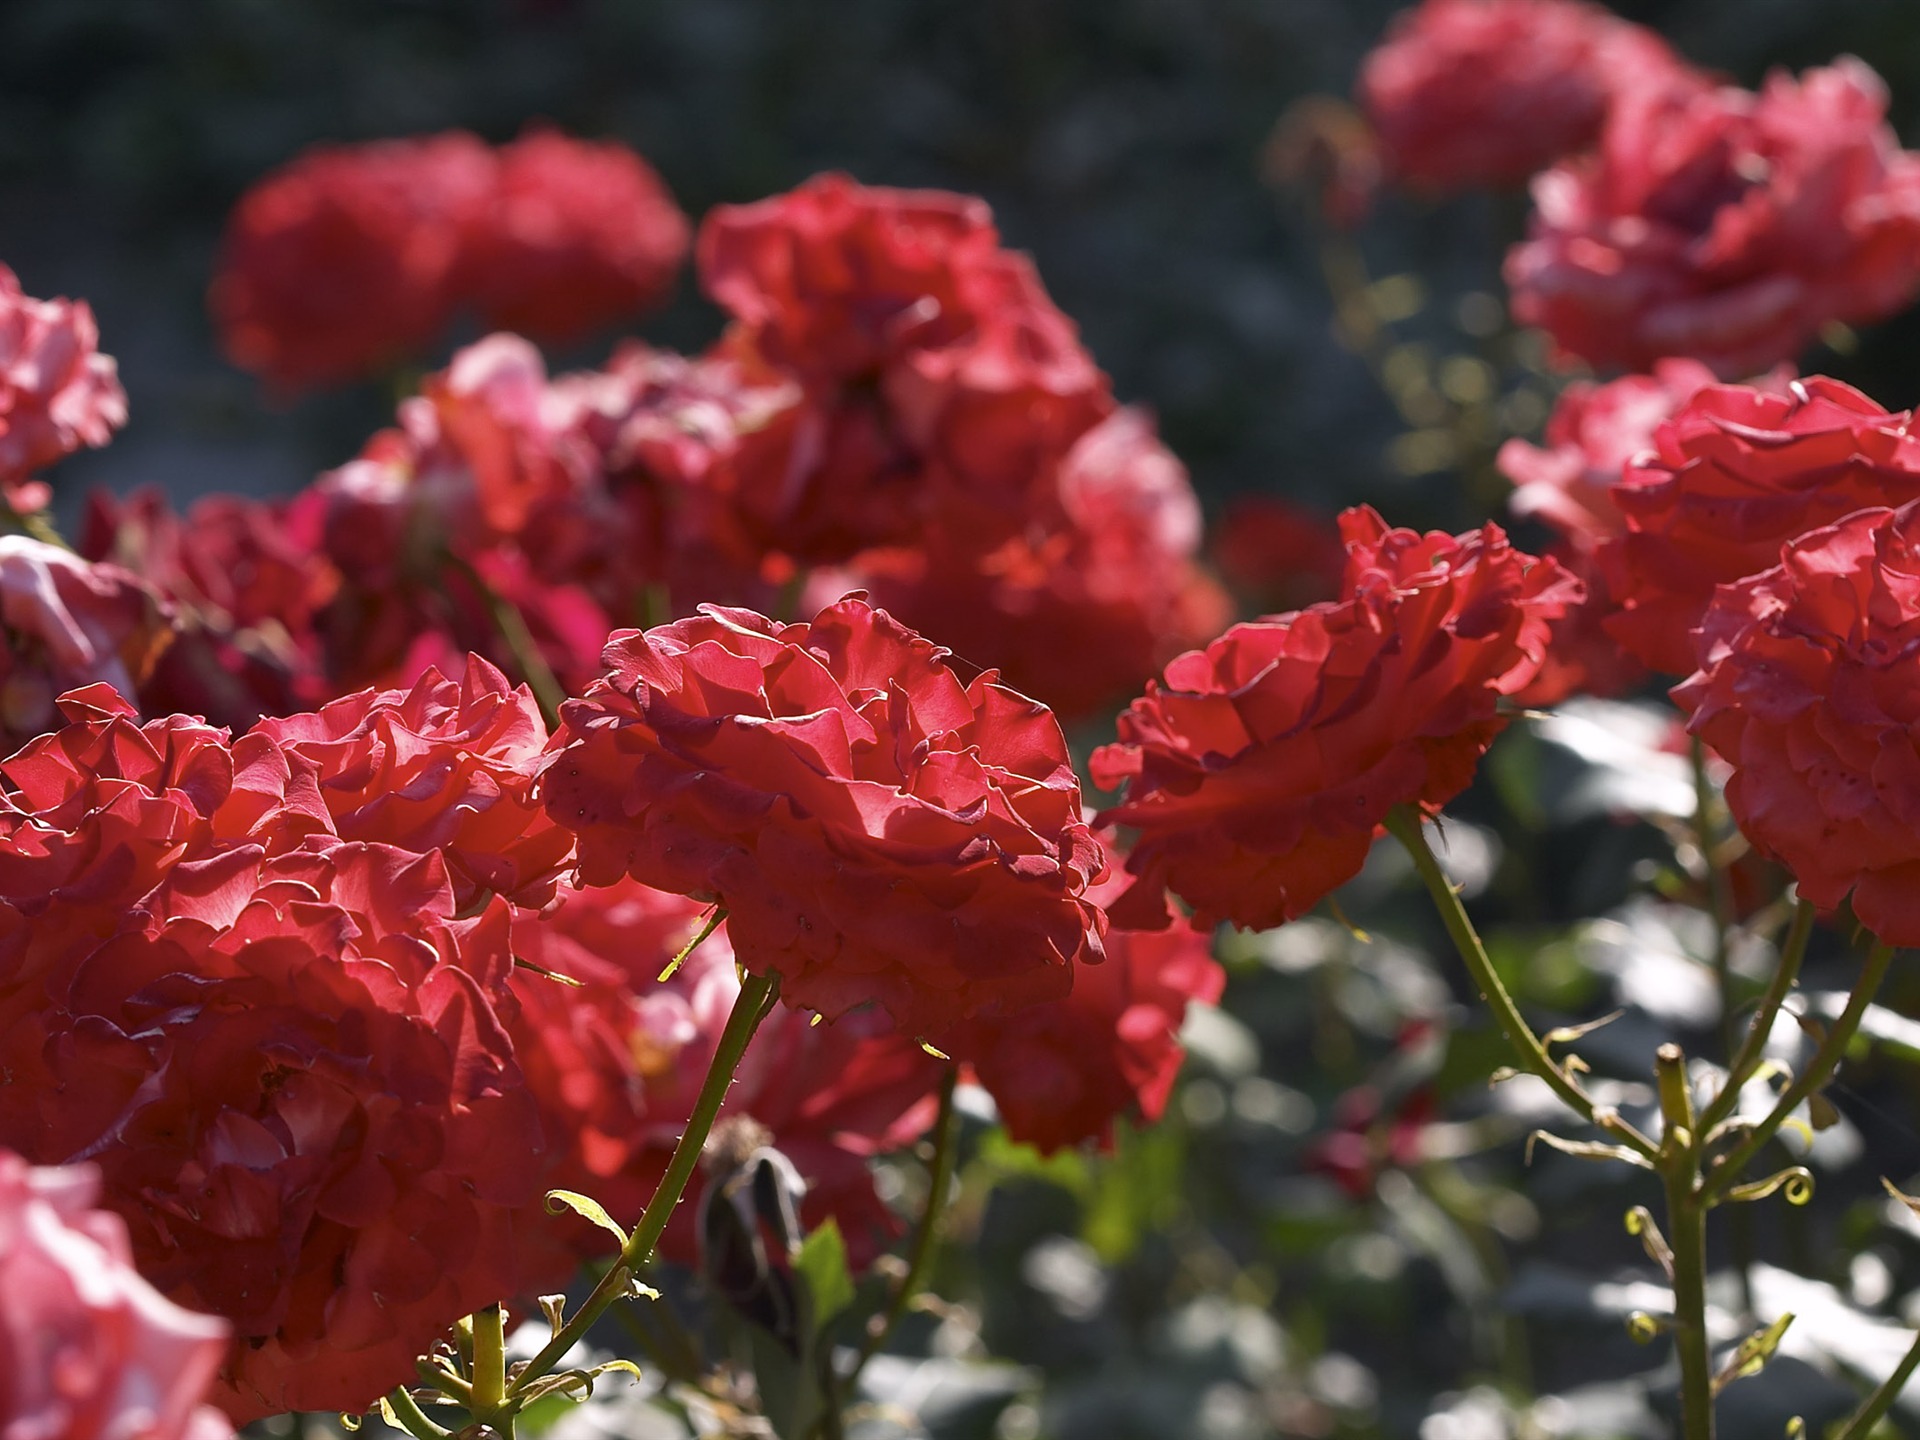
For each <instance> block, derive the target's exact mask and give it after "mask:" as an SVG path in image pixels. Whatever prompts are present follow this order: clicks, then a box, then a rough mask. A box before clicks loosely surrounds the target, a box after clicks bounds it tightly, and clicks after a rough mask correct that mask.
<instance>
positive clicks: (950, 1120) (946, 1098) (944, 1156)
mask: <svg viewBox="0 0 1920 1440" xmlns="http://www.w3.org/2000/svg"><path fill="white" fill-rule="evenodd" d="M958 1080H959V1071H958V1069H957V1068H954V1067H949V1068H948V1070H947V1075H946V1079H944V1080H943V1081H941V1082H940V1118H939V1119H938V1120H936V1121H935V1122H934V1127H933V1166H932V1169H931V1171H930V1173H929V1178H928V1182H927V1184H928V1189H927V1208H926V1211H925V1213H923V1214H922V1215H921V1217H920V1228H919V1230H917V1231H916V1232H915V1233H914V1237H913V1249H912V1250H911V1251H910V1252H909V1254H908V1257H907V1273H906V1275H905V1276H904V1277H903V1278H902V1279H901V1281H900V1288H899V1289H897V1290H895V1291H894V1292H893V1299H892V1300H891V1301H889V1302H888V1304H887V1309H886V1313H885V1315H884V1316H883V1317H882V1318H881V1320H880V1323H879V1324H878V1325H876V1326H873V1327H871V1328H869V1330H868V1332H867V1338H866V1342H865V1343H864V1344H863V1345H861V1347H860V1353H859V1355H857V1356H856V1357H855V1358H854V1362H853V1368H852V1369H851V1370H849V1371H847V1375H846V1379H845V1380H844V1382H842V1383H843V1384H845V1385H847V1386H851V1385H852V1384H853V1383H854V1382H855V1381H856V1380H858V1379H859V1378H860V1372H861V1371H862V1370H863V1369H865V1368H866V1364H867V1362H868V1361H869V1360H871V1359H872V1358H873V1357H874V1356H875V1355H877V1354H878V1353H879V1352H880V1351H881V1349H882V1348H883V1347H885V1345H886V1343H887V1341H888V1340H890V1339H891V1338H892V1337H893V1332H894V1331H895V1330H896V1329H897V1328H898V1327H899V1324H900V1321H901V1318H902V1317H903V1316H904V1315H905V1314H906V1313H907V1306H908V1305H909V1304H911V1303H912V1301H913V1297H914V1295H915V1294H917V1293H918V1292H919V1290H920V1287H921V1285H922V1284H924V1283H925V1281H926V1278H927V1267H928V1266H930V1265H931V1264H932V1263H933V1242H934V1238H935V1236H936V1234H937V1233H938V1231H939V1228H940V1212H941V1211H942V1210H943V1209H944V1208H945V1207H946V1203H947V1192H948V1191H949V1190H951V1189H952V1188H953V1168H954V1164H955V1162H956V1160H957V1159H958V1154H959V1149H960V1146H959V1137H960V1114H959V1111H958V1110H956V1109H955V1108H954V1103H953V1094H954V1088H955V1085H956V1084H957V1082H958Z"/></svg>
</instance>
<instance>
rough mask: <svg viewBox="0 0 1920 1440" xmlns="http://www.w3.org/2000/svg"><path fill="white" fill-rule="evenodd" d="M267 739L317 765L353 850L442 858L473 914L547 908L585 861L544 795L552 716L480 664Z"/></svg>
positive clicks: (275, 722)
mask: <svg viewBox="0 0 1920 1440" xmlns="http://www.w3.org/2000/svg"><path fill="white" fill-rule="evenodd" d="M257 729H258V732H259V733H260V734H262V735H265V736H266V737H267V738H268V739H270V740H272V741H273V742H274V743H275V744H276V745H278V746H279V747H280V748H281V749H282V750H284V751H286V752H287V753H288V754H289V755H294V756H298V757H299V758H300V759H302V760H305V761H308V762H309V763H311V764H312V766H313V767H314V770H315V772H316V779H317V780H318V782H319V787H320V798H321V800H322V801H323V802H324V803H325V804H326V807H327V810H328V813H329V814H330V815H331V816H332V818H333V824H334V830H335V832H336V833H337V834H338V835H339V836H340V837H341V838H342V839H343V840H377V841H380V842H382V843H385V844H389V845H398V846H400V847H401V848H403V849H406V850H412V851H415V852H416V853H419V854H425V853H426V852H427V851H429V850H438V851H440V852H441V853H442V854H443V855H444V857H445V859H446V862H447V869H448V873H449V874H450V876H451V878H452V881H453V887H454V899H455V902H456V903H457V904H458V905H459V906H460V907H461V908H462V909H467V908H470V907H471V906H472V905H473V904H474V903H475V902H476V901H478V900H482V899H484V898H485V897H486V896H487V895H488V894H489V893H494V894H500V895H505V896H506V897H507V898H508V899H510V900H512V901H513V902H514V903H516V904H519V905H529V906H536V907H537V906H539V905H542V904H544V903H545V902H546V901H547V900H549V899H551V898H552V896H553V889H554V885H555V883H556V882H557V881H558V879H559V877H560V872H561V870H562V869H563V868H564V867H565V866H566V865H567V863H568V862H569V861H570V860H571V859H572V857H573V837H572V836H571V835H570V834H569V833H568V832H567V831H565V830H562V829H561V828H560V827H559V826H557V825H555V824H554V823H553V822H552V821H551V820H549V819H548V818H547V814H546V811H545V810H544V809H543V808H542V807H541V805H540V802H539V800H538V799H537V798H536V797H535V795H534V793H533V791H534V777H535V775H536V774H537V773H538V771H539V768H540V764H541V762H542V761H543V759H544V758H545V751H546V745H547V726H546V722H545V721H544V720H542V719H541V718H540V707H539V706H538V705H536V704H535V703H534V699H533V694H532V692H531V691H529V690H528V689H527V687H526V686H524V685H522V686H519V687H517V688H516V687H514V686H511V685H509V684H508V683H507V678H506V676H504V675H502V674H501V673H500V672H499V671H498V670H496V669H495V668H494V667H493V666H491V665H489V664H488V663H487V662H486V661H485V660H482V659H481V658H480V657H479V656H478V655H469V656H468V657H467V659H466V665H465V668H464V673H463V674H462V676H461V678H460V679H459V680H458V681H455V680H452V679H449V678H448V677H447V676H445V675H443V674H441V673H440V671H439V670H437V669H432V668H429V669H428V670H427V672H426V673H425V674H424V675H422V676H421V677H420V679H419V680H418V681H416V682H415V683H414V685H413V686H412V688H411V689H409V690H404V691H403V690H382V691H361V692H359V693H358V694H354V695H348V696H343V697H342V698H341V699H338V700H335V701H333V702H332V703H331V704H328V705H325V706H322V707H321V708H320V710H319V711H317V712H315V713H312V714H302V715H292V716H288V717H287V718H285V719H267V720H263V721H261V722H260V724H259V726H258V727H257Z"/></svg>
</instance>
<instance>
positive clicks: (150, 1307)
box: [0, 1151, 233, 1440]
mask: <svg viewBox="0 0 1920 1440" xmlns="http://www.w3.org/2000/svg"><path fill="white" fill-rule="evenodd" d="M99 1192H100V1179H99V1176H98V1174H97V1173H96V1172H95V1171H94V1170H93V1169H92V1167H90V1166H82V1165H75V1166H65V1167H59V1168H52V1167H49V1168H44V1169H36V1168H34V1167H32V1166H29V1165H28V1164H26V1163H25V1162H24V1161H22V1160H21V1159H20V1157H19V1156H17V1155H12V1154H8V1153H6V1152H5V1151H0V1377H3V1378H0V1435H5V1436H7V1437H8V1440H230V1437H231V1436H232V1434H233V1426H232V1424H231V1423H229V1422H228V1420H227V1418H226V1417H225V1416H224V1415H222V1414H221V1413H220V1412H219V1411H218V1410H215V1409H214V1408H213V1407H212V1406H209V1405H202V1404H201V1403H200V1401H201V1399H202V1398H203V1397H204V1396H205V1394H206V1391H207V1386H208V1384H209V1383H210V1382H211V1381H212V1379H213V1375H214V1371H215V1370H217V1369H218V1368H219V1366H220V1360H221V1357H222V1356H223V1355H224V1354H225V1352H226V1348H227V1333H228V1331H227V1326H226V1325H225V1324H224V1323H222V1322H221V1321H219V1320H216V1319H214V1318H213V1317H212V1316H208V1315H196V1314H194V1313H193V1312H192V1311H190V1310H183V1309H181V1308H180V1307H179V1306H178V1305H175V1304H173V1303H172V1302H171V1301H169V1300H167V1299H165V1298H164V1297H163V1296H161V1295H160V1294H159V1293H158V1292H157V1291H155V1290H154V1288H153V1287H152V1286H151V1285H149V1284H148V1283H147V1282H146V1281H145V1280H144V1279H142V1278H141V1277H140V1275H139V1274H138V1273H137V1272H136V1271H135V1270H134V1268H133V1256H132V1255H131V1253H129V1249H128V1245H127V1229H126V1226H125V1225H124V1224H123V1223H122V1222H121V1220H120V1217H119V1216H117V1215H113V1214H109V1213H108V1212H106V1211H103V1210H98V1209H95V1208H94V1206H95V1203H96V1201H97V1200H98V1198H99Z"/></svg>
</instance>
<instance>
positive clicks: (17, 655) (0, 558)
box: [0, 535, 174, 751]
mask: <svg viewBox="0 0 1920 1440" xmlns="http://www.w3.org/2000/svg"><path fill="white" fill-rule="evenodd" d="M173 630H174V626H173V619H172V616H171V615H170V613H169V612H168V609H167V607H166V606H165V605H164V604H163V603H162V601H161V600H160V597H159V596H157V595H155V594H154V592H153V591H152V590H151V589H150V588H149V587H148V586H147V585H146V584H145V583H143V582H142V581H141V580H140V579H139V578H138V577H136V576H134V575H132V574H130V573H128V572H127V571H125V570H122V569H121V568H120V567H119V566H117V565H91V564H88V563H87V562H86V561H85V560H82V559H81V558H80V557H79V556H77V555H75V554H74V553H73V552H72V551H70V550H64V549H62V548H61V547H60V546H58V545H49V544H46V543H45V542H43V541H39V540H32V539H29V538H28V537H26V536H24V535H0V751H5V750H12V749H13V748H14V747H15V746H17V745H19V744H20V743H21V742H22V741H24V740H27V739H30V738H32V737H33V736H35V735H41V734H44V733H45V732H46V731H48V730H50V729H52V728H53V727H54V726H55V725H57V724H58V723H59V718H58V712H57V710H56V709H55V703H54V702H55V700H56V698H57V697H58V696H59V695H60V694H61V693H62V692H63V691H66V690H78V689H80V688H81V687H82V686H86V685H92V684H95V683H103V684H107V685H111V686H113V688H114V689H116V690H118V691H119V692H120V693H121V694H122V695H126V696H129V697H131V696H132V695H134V694H135V693H136V692H137V690H138V688H139V685H140V682H141V681H142V680H144V679H145V678H146V676H147V674H148V672H149V671H150V670H151V669H152V668H153V664H154V661H155V660H156V659H157V658H158V657H159V656H160V654H161V652H162V651H163V650H164V649H165V648H166V646H167V644H168V642H169V641H170V640H171V639H172V638H173Z"/></svg>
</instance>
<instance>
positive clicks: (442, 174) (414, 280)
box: [208, 131, 496, 390]
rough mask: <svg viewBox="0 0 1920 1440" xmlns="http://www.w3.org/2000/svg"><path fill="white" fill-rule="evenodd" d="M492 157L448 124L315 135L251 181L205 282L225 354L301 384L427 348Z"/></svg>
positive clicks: (443, 313)
mask: <svg viewBox="0 0 1920 1440" xmlns="http://www.w3.org/2000/svg"><path fill="white" fill-rule="evenodd" d="M495 165H496V162H495V158H494V155H493V153H492V152H491V151H490V150H488V149H487V147H486V146H485V145H484V144H483V143H482V142H481V141H480V140H479V139H477V138H476V137H474V136H472V135H468V134H466V133H464V132H461V131H450V132H448V133H447V134H444V135H434V136H427V137H423V138H418V139H410V140H383V141H376V142H374V143H372V144H368V145H332V146H316V147H315V148H313V149H311V150H309V151H307V152H306V153H305V154H304V155H302V156H300V157H299V158H298V159H296V160H294V161H293V162H291V163H290V164H288V165H286V166H284V167H283V168H281V169H280V170H278V171H276V172H274V173H273V174H272V175H269V176H268V177H267V178H266V179H264V180H262V181H261V182H260V183H259V184H257V185H255V186H254V187H253V188H252V189H251V190H249V191H248V192H247V193H246V194H245V195H243V196H241V198H240V202H239V204H238V205H236V206H235V207H234V210H233V214H232V215H231V216H230V217H229V218H228V221H227V233H226V238H225V240H224V241H223V243H222V247H221V254H220V261H219V269H218V271H217V273H216V274H215V276H214V281H213V287H212V289H211V290H210V291H209V293H208V303H209V304H210V305H211V307H212V309H213V317H214V322H215V324H216V326H217V327H218V329H219V331H220V339H221V343H222V345H223V346H224V347H225V348H226V352H227V355H228V357H229V358H230V359H231V360H232V361H233V363H234V364H236V365H238V366H239V367H240V368H241V369H243V370H248V371H251V372H253V373H254V374H257V375H261V376H263V377H265V378H266V379H267V380H268V381H270V382H271V383H272V384H273V385H275V386H276V387H278V388H280V389H283V390H299V389H305V388H308V387H310V386H315V385H327V384H333V383H337V382H339V381H343V380H353V379H358V378H359V377H361V376H363V375H369V374H373V373H376V372H378V371H380V370H381V369H383V368H385V367H389V366H392V365H395V364H397V363H399V362H400V361H402V360H405V359H407V358H408V357H409V356H412V355H414V354H416V353H418V352H419V351H421V350H423V349H425V348H426V347H427V346H428V345H430V344H431V343H432V341H433V340H434V339H435V337H437V336H438V335H439V333H440V331H441V330H442V329H443V328H444V327H445V326H446V324H447V322H448V320H449V319H450V318H451V315H452V312H453V308H454V305H455V303H456V299H457V296H456V294H455V292H454V289H453V284H454V281H455V279H456V277H457V268H456V267H457V265H458V262H459V261H460V259H461V256H462V253H463V251H462V247H463V245H464V244H465V243H466V237H467V236H468V235H469V234H470V233H471V231H472V228H473V227H474V226H475V225H476V224H478V223H481V218H482V217H483V216H484V214H485V213H486V207H487V205H488V203H489V202H490V200H491V198H492V195H493V189H494V185H495Z"/></svg>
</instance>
